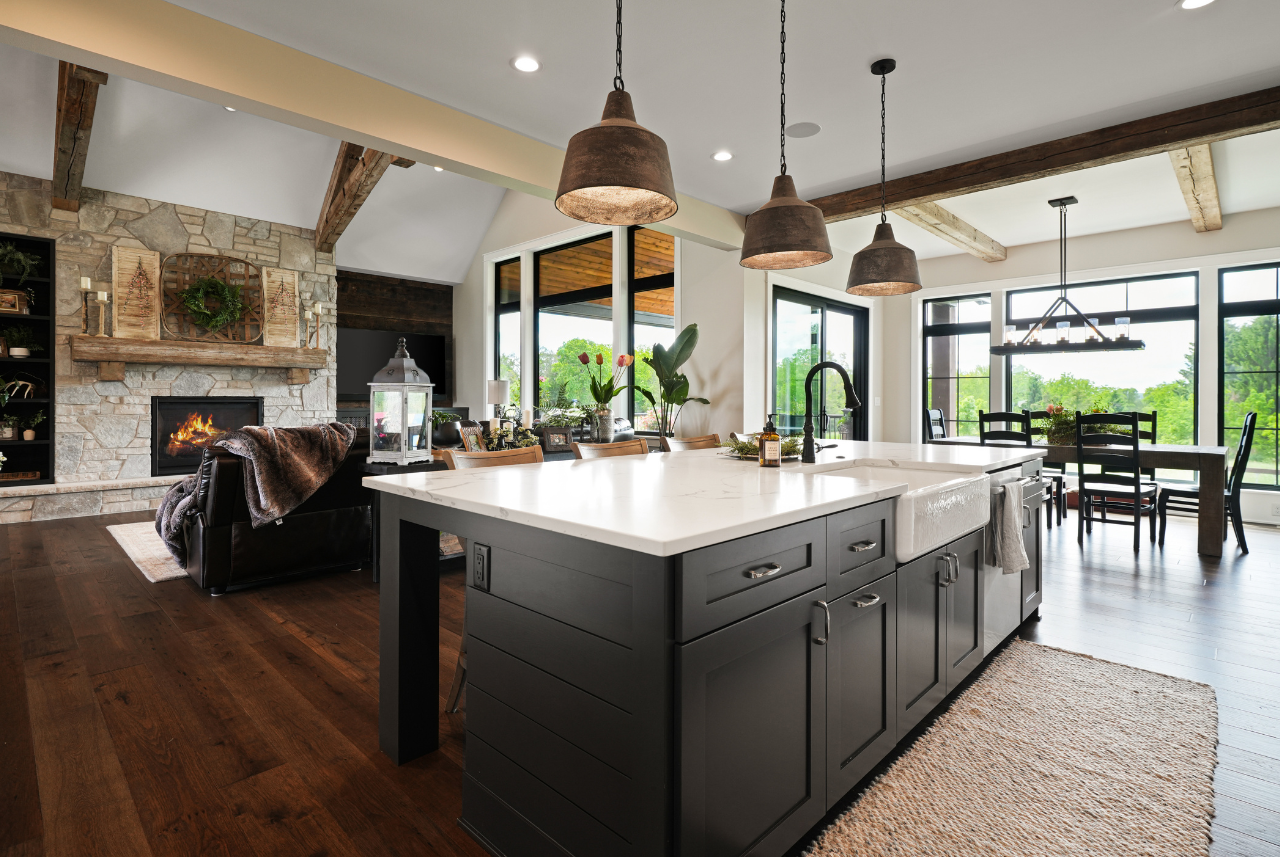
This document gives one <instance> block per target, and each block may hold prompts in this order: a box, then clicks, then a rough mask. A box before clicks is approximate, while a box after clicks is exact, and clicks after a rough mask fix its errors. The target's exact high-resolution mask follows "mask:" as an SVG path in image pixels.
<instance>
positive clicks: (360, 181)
mask: <svg viewBox="0 0 1280 857" xmlns="http://www.w3.org/2000/svg"><path fill="white" fill-rule="evenodd" d="M394 158H395V156H394V155H391V154H388V153H387V152H379V151H376V150H375V149H365V148H363V147H361V146H357V145H355V144H354V143H345V142H344V143H343V144H342V145H341V146H339V147H338V157H337V159H336V160H335V161H334V164H333V173H332V175H330V176H329V188H328V190H327V191H325V195H324V205H322V206H321V207H320V219H319V221H317V222H316V249H317V250H319V251H320V252H322V253H332V252H333V247H334V245H335V244H337V243H338V239H339V238H341V237H342V233H343V232H345V231H346V229H347V227H348V226H349V225H350V224H351V221H352V219H353V218H354V217H355V216H356V212H358V211H359V210H360V206H362V205H364V201H365V200H366V199H368V198H369V194H370V193H371V192H372V191H373V188H374V187H375V186H376V185H377V184H378V180H379V179H381V178H382V174H383V173H385V172H386V171H387V167H389V166H391V162H392V160H393V159H394Z"/></svg>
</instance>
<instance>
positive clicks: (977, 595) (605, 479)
mask: <svg viewBox="0 0 1280 857" xmlns="http://www.w3.org/2000/svg"><path fill="white" fill-rule="evenodd" d="M1041 455H1043V451H1038V450H1030V449H1023V450H1011V449H984V448H976V449H967V448H955V447H950V448H948V447H940V446H923V445H919V446H917V445H908V444H881V443H862V442H837V443H834V444H832V445H830V446H827V447H825V448H824V449H823V450H822V451H821V452H820V453H819V455H818V460H817V462H816V463H815V464H808V465H805V464H799V463H788V464H784V466H783V467H781V468H778V469H762V468H760V467H758V466H757V465H756V464H755V462H742V461H737V460H732V459H729V458H727V457H725V456H724V455H723V454H721V453H719V452H718V451H715V450H702V451H694V452H681V453H666V454H653V455H647V456H624V457H617V458H606V459H596V460H589V461H574V462H551V463H544V464H541V465H522V466H515V467H501V468H488V469H480V470H468V471H452V472H447V473H419V474H405V475H397V476H382V477H370V478H368V479H366V480H365V484H366V485H367V486H368V487H370V488H373V489H376V490H378V491H381V492H383V494H382V500H381V501H382V514H381V521H380V541H381V551H380V556H381V562H380V565H381V568H380V573H381V597H380V598H381V600H380V604H381V606H380V610H381V632H380V633H381V639H380V647H381V669H380V700H379V705H380V707H379V737H380V744H381V747H382V749H383V751H384V752H386V753H387V754H388V755H389V756H390V757H391V758H392V759H393V760H395V761H396V762H397V763H403V762H406V761H408V760H410V759H413V758H415V757H417V756H419V755H421V754H423V753H426V752H430V751H431V750H434V749H435V748H436V746H437V743H438V706H439V636H438V613H439V597H438V581H437V577H436V573H437V565H438V549H437V542H438V533H439V532H440V531H446V532H451V533H455V534H457V535H459V536H462V537H464V538H466V539H467V540H468V552H467V590H466V593H467V608H466V609H467V614H466V636H465V639H464V646H465V650H466V653H467V654H466V656H467V661H468V673H467V680H468V687H467V691H466V693H467V739H466V746H467V751H466V753H467V760H466V774H465V778H464V783H463V814H462V818H461V819H460V823H461V824H462V825H463V826H464V827H465V828H466V829H467V830H468V831H469V832H470V833H471V834H472V835H473V836H474V837H475V838H476V839H477V840H478V841H479V842H481V844H483V845H484V846H485V847H486V848H488V849H489V850H490V851H492V852H493V853H495V854H503V855H508V857H520V855H552V854H559V855H563V854H565V853H568V854H573V855H619V854H637V855H670V854H675V853H680V854H682V855H708V856H709V855H738V854H753V855H780V854H782V853H784V852H785V851H786V850H787V849H788V848H790V847H791V846H792V845H794V844H795V842H796V841H797V840H798V839H799V838H800V837H802V836H803V835H804V834H805V833H806V832H807V831H808V830H809V829H810V828H811V827H812V826H813V824H815V823H816V822H817V821H818V820H820V819H821V817H822V816H823V814H824V813H825V812H826V811H827V809H828V808H829V807H831V806H832V805H834V803H835V802H836V801H838V800H839V799H840V798H841V797H843V796H844V795H845V794H846V793H847V792H848V791H849V790H850V789H851V788H853V787H854V786H855V785H856V784H857V782H858V781H859V780H860V779H861V778H862V777H863V776H864V775H865V774H866V773H867V771H869V770H870V769H871V768H872V767H873V766H874V765H875V764H876V763H877V762H878V761H879V760H881V759H882V758H884V756H885V755H887V754H888V753H889V752H891V751H892V750H893V748H894V747H895V746H896V745H897V743H898V741H900V740H901V739H902V738H903V737H904V736H905V735H906V734H907V733H908V732H910V730H911V729H912V727H914V726H915V725H916V724H917V723H919V722H920V720H922V719H923V718H924V717H925V716H927V715H928V714H929V712H930V711H932V710H933V709H934V708H935V707H936V706H937V705H938V704H939V703H941V702H942V700H943V699H944V698H945V697H946V696H947V694H948V693H949V692H950V691H951V690H952V689H953V688H954V687H955V686H956V685H957V684H958V683H959V682H960V681H961V680H963V678H964V677H965V676H966V675H968V674H969V673H970V672H971V671H972V670H973V669H974V668H975V667H976V666H978V665H979V664H980V663H981V662H982V660H983V658H984V657H985V656H986V655H987V654H988V653H989V652H990V651H991V649H992V648H993V647H994V645H995V644H996V643H998V641H999V639H1002V638H1003V637H1004V636H1005V635H1007V634H1008V633H1010V632H1011V631H1012V630H1013V629H1014V628H1015V627H1016V626H1017V624H1018V623H1019V622H1020V621H1021V620H1022V619H1023V618H1025V617H1026V615H1028V614H1029V613H1031V612H1033V611H1034V610H1035V608H1036V606H1037V605H1038V603H1039V548H1038V526H1039V524H1038V522H1039V520H1040V517H1039V515H1040V505H1041V504H1040V503H1039V502H1038V500H1037V498H1036V496H1034V495H1033V496H1029V497H1028V498H1027V513H1028V520H1027V521H1026V526H1025V527H1024V536H1025V537H1026V538H1027V539H1028V542H1027V546H1028V553H1029V555H1034V559H1033V568H1032V569H1030V570H1029V571H1030V574H1029V575H1028V573H1027V572H1023V573H1022V574H1020V575H1018V574H1014V575H1002V574H1000V572H999V569H991V568H990V567H989V566H986V565H985V563H984V553H985V552H984V550H983V544H984V541H983V526H984V525H985V523H986V520H987V508H988V506H989V497H990V491H991V485H992V483H993V482H1000V481H1008V480H1011V479H1019V478H1023V477H1025V476H1029V475H1034V474H1036V473H1038V471H1039V458H1040V456H1041ZM909 501H910V502H909ZM979 501H980V502H979ZM900 514H901V515H906V516H909V517H910V519H911V520H910V521H904V522H903V523H904V525H909V530H910V532H909V533H908V532H906V531H905V530H904V532H903V533H899V532H898V527H897V524H898V518H899V516H900ZM903 550H906V551H910V555H900V553H901V552H902V551H903ZM993 572H994V574H993ZM997 578H998V579H997ZM1028 581H1029V582H1028ZM1028 588H1030V589H1031V590H1032V591H1031V592H1028ZM997 590H999V592H997ZM989 607H990V608H992V609H989ZM996 614H999V621H998V622H994V623H993V621H992V617H993V616H994V615H996Z"/></svg>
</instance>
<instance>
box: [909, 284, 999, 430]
mask: <svg viewBox="0 0 1280 857" xmlns="http://www.w3.org/2000/svg"><path fill="white" fill-rule="evenodd" d="M924 407H925V410H931V409H937V410H940V411H942V413H943V415H944V416H945V417H946V421H947V436H948V437H977V436H978V411H980V410H981V411H989V410H991V295H974V296H972V297H964V298H949V299H946V300H934V301H925V302H924Z"/></svg>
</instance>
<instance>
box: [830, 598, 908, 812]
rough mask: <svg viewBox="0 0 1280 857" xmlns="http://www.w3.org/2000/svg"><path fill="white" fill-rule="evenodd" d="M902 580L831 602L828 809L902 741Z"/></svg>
mask: <svg viewBox="0 0 1280 857" xmlns="http://www.w3.org/2000/svg"><path fill="white" fill-rule="evenodd" d="M897 617H898V589H897V576H896V575H894V574H892V573H890V574H889V575H888V576H886V577H884V578H881V579H880V580H877V581H875V582H874V583H869V584H867V585H866V586H864V587H862V588H861V589H858V590H855V591H853V592H851V593H849V594H848V595H845V596H844V597H842V598H838V599H836V600H835V601H832V602H831V639H830V642H829V643H828V644H827V652H826V655H827V804H828V806H830V805H831V804H833V803H834V802H835V801H836V800H839V798H840V797H841V796H842V795H844V794H845V792H847V791H849V789H851V788H853V787H854V786H855V785H857V783H858V781H859V780H860V779H862V778H863V777H864V776H865V775H866V773H867V772H868V771H870V770H871V769H872V768H873V767H875V765H876V763H877V762H879V761H880V760H881V759H882V758H884V756H885V755H886V754H888V752H889V751H890V750H892V749H893V747H894V745H895V744H896V743H897V742H898V732H897V714H898V712H897V684H898V670H897V646H898V621H897Z"/></svg>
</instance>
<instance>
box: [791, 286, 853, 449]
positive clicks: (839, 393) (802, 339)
mask: <svg viewBox="0 0 1280 857" xmlns="http://www.w3.org/2000/svg"><path fill="white" fill-rule="evenodd" d="M826 360H829V361H832V362H835V363H839V364H840V365H841V366H843V367H844V369H845V371H846V372H848V373H849V379H850V380H851V381H852V382H853V391H854V392H855V393H856V394H857V396H858V398H859V400H861V401H863V402H864V405H863V407H861V408H854V409H853V410H852V411H851V412H850V413H849V414H848V425H847V426H846V425H844V424H843V421H844V420H845V413H844V407H845V404H846V403H845V395H844V384H842V383H841V381H840V378H839V376H838V375H836V374H835V373H834V372H822V373H820V374H819V375H818V377H817V378H815V379H814V382H813V393H814V394H815V395H816V396H817V403H818V407H817V412H816V413H815V415H814V417H815V419H814V430H815V434H816V435H818V436H819V437H825V438H833V439H838V438H841V437H847V438H849V439H852V440H866V439H867V408H866V405H865V401H866V395H867V311H866V309H864V308H863V307H859V306H851V305H849V304H843V303H838V302H836V301H828V300H824V299H823V298H820V297H815V296H813V295H808V294H805V293H803V292H793V291H791V290H789V289H783V288H774V290H773V410H774V415H775V416H774V419H775V422H776V424H777V426H778V433H779V434H783V435H787V434H799V433H800V432H801V431H802V429H803V428H804V381H805V378H806V377H807V376H808V374H809V370H810V369H812V368H813V367H814V366H815V365H816V364H817V363H819V362H820V361H826Z"/></svg>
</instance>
